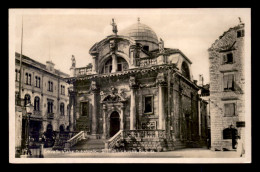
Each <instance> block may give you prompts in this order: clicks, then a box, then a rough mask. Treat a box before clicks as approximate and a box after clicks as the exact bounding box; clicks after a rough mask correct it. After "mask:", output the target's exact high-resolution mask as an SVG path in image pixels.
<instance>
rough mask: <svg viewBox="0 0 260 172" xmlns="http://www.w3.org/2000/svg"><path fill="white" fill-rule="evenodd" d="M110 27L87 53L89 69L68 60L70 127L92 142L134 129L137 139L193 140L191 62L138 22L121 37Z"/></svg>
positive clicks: (194, 113)
mask: <svg viewBox="0 0 260 172" xmlns="http://www.w3.org/2000/svg"><path fill="white" fill-rule="evenodd" d="M112 26H113V34H112V35H109V36H107V37H106V38H105V39H103V40H101V41H100V42H97V43H95V44H94V45H93V46H92V47H91V49H90V50H89V53H90V55H91V56H92V65H88V66H87V67H82V68H76V58H75V57H74V56H72V66H71V68H70V70H71V77H70V78H68V79H67V82H68V83H70V84H73V87H71V88H70V90H69V92H70V104H71V105H72V107H71V109H73V119H74V121H73V125H74V126H73V127H74V129H75V130H76V131H85V132H86V133H87V135H88V137H90V138H92V139H96V138H103V139H111V138H112V137H113V136H114V137H113V138H118V137H117V136H115V135H119V134H120V131H133V132H134V133H136V135H135V137H137V140H138V138H139V137H147V138H148V135H149V137H154V136H155V137H156V136H157V137H159V136H158V135H156V132H152V131H160V132H159V134H163V135H164V134H166V135H169V134H170V135H171V136H172V138H173V139H174V140H176V142H179V143H180V144H183V145H192V144H190V143H193V142H196V141H198V140H199V139H200V137H199V125H200V124H199V116H198V111H199V109H198V101H199V97H198V90H199V87H198V86H197V85H196V83H195V82H194V81H193V76H192V72H191V64H192V62H191V61H190V60H189V59H188V58H187V57H186V56H185V55H184V54H183V53H182V52H181V51H180V50H179V49H172V48H165V47H164V43H163V40H162V39H160V40H158V37H157V35H156V33H155V32H154V31H153V30H152V29H151V28H150V27H149V26H147V25H145V24H142V23H141V22H140V20H139V21H138V22H137V23H135V24H133V25H132V26H130V27H129V28H127V29H125V30H123V31H122V32H120V34H117V32H118V31H117V26H116V24H115V23H114V22H113V23H112ZM150 131H151V132H150ZM203 131H204V130H203ZM122 137H124V136H122ZM113 138H112V140H113ZM176 145H177V144H176Z"/></svg>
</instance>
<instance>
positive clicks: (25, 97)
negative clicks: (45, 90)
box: [24, 94, 31, 106]
mask: <svg viewBox="0 0 260 172" xmlns="http://www.w3.org/2000/svg"><path fill="white" fill-rule="evenodd" d="M28 103H31V96H30V95H29V94H26V95H25V96H24V106H26V105H27V104H28Z"/></svg>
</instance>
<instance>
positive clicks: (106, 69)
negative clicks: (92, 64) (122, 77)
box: [102, 57, 112, 73]
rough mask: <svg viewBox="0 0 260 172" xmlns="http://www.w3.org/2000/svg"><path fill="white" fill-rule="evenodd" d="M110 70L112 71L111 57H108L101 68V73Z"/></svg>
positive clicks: (109, 71)
mask: <svg viewBox="0 0 260 172" xmlns="http://www.w3.org/2000/svg"><path fill="white" fill-rule="evenodd" d="M111 71H112V57H110V58H109V59H108V60H107V61H106V63H105V65H104V67H103V69H102V73H111Z"/></svg>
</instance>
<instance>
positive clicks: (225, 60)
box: [223, 54, 227, 64]
mask: <svg viewBox="0 0 260 172" xmlns="http://www.w3.org/2000/svg"><path fill="white" fill-rule="evenodd" d="M224 63H227V55H226V54H224V55H223V64H224Z"/></svg>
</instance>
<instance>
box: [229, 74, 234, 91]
mask: <svg viewBox="0 0 260 172" xmlns="http://www.w3.org/2000/svg"><path fill="white" fill-rule="evenodd" d="M228 88H233V75H228Z"/></svg>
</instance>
